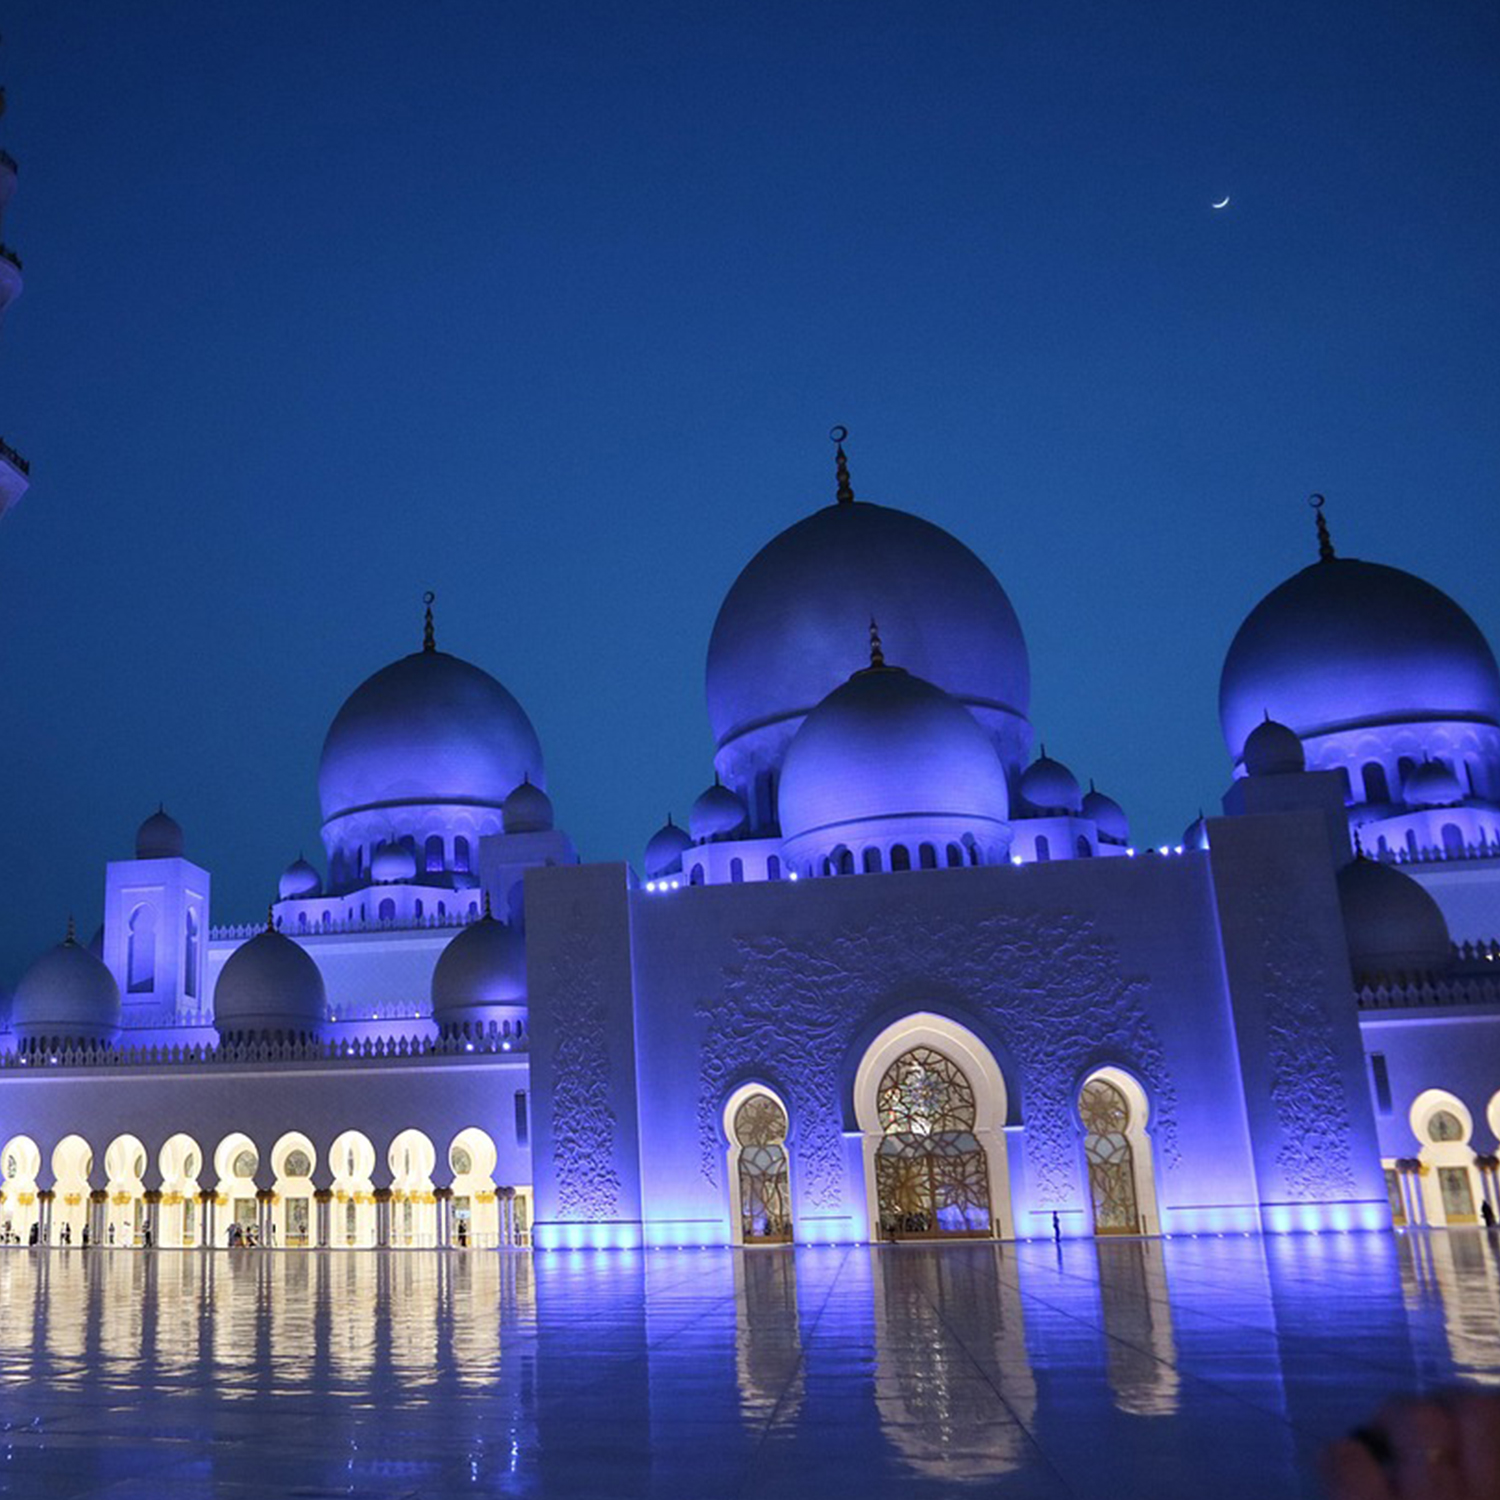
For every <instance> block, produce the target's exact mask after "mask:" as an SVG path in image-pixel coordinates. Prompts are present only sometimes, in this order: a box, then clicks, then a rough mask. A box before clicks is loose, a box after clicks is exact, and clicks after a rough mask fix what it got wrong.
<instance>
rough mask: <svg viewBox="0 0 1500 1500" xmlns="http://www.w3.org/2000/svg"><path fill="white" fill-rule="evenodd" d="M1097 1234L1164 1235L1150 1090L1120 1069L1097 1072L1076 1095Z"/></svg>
mask: <svg viewBox="0 0 1500 1500" xmlns="http://www.w3.org/2000/svg"><path fill="white" fill-rule="evenodd" d="M1077 1110H1078V1121H1079V1125H1080V1128H1081V1130H1082V1134H1083V1157H1084V1169H1085V1178H1086V1180H1087V1182H1088V1188H1089V1208H1090V1212H1091V1215H1092V1222H1093V1226H1094V1233H1095V1234H1160V1233H1161V1222H1160V1218H1159V1216H1158V1213H1157V1206H1156V1174H1155V1172H1154V1171H1153V1169H1152V1163H1153V1158H1152V1153H1151V1138H1150V1136H1149V1135H1148V1133H1147V1125H1148V1123H1149V1121H1150V1104H1149V1102H1148V1100H1147V1098H1146V1091H1145V1090H1144V1089H1143V1088H1142V1087H1141V1086H1140V1084H1139V1083H1138V1082H1137V1081H1136V1079H1134V1078H1133V1077H1131V1075H1130V1074H1129V1073H1126V1072H1125V1071H1124V1070H1123V1069H1120V1068H1113V1067H1109V1068H1097V1069H1095V1070H1094V1072H1092V1073H1090V1074H1089V1076H1088V1077H1087V1078H1086V1079H1085V1080H1084V1082H1083V1086H1082V1087H1081V1088H1080V1089H1079V1091H1078V1100H1077Z"/></svg>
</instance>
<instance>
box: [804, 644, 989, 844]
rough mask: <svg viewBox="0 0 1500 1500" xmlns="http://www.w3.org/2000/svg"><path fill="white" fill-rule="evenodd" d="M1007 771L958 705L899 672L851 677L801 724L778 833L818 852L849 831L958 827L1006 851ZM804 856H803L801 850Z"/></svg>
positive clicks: (883, 669)
mask: <svg viewBox="0 0 1500 1500" xmlns="http://www.w3.org/2000/svg"><path fill="white" fill-rule="evenodd" d="M1008 814H1009V799H1008V795H1007V792H1006V785H1005V769H1004V767H1003V766H1002V765H1001V764H1000V758H999V756H998V755H997V754H996V753H995V746H994V744H993V743H992V742H991V740H990V738H989V736H988V735H987V734H985V732H984V730H983V729H981V728H980V727H979V725H978V723H976V722H975V719H974V716H973V715H972V714H971V713H970V712H969V711H968V710H967V709H966V708H965V707H964V706H963V705H962V704H961V703H960V702H958V700H957V699H956V698H954V697H952V696H951V695H949V694H948V693H945V692H944V691H943V690H942V689H941V688H939V687H935V686H934V685H933V684H932V683H930V682H925V681H924V680H923V679H922V678H920V677H917V676H914V675H913V674H912V673H910V672H907V671H904V670H902V669H901V668H899V667H888V666H876V667H871V668H869V669H868V670H866V671H863V672H856V673H855V674H854V676H853V677H851V678H849V679H848V681H847V682H845V683H844V685H843V686H842V687H840V688H837V689H835V691H833V692H832V693H830V694H829V695H828V696H827V697H826V698H825V699H824V700H823V701H822V702H821V703H820V704H819V705H818V706H817V707H816V708H815V709H814V710H813V712H812V713H810V714H809V715H808V716H807V720H806V722H805V723H804V724H803V725H802V727H801V729H799V730H798V731H797V735H796V738H795V739H793V741H792V743H791V747H790V748H789V749H788V751H787V754H786V761H785V764H784V767H783V770H782V779H781V825H782V833H783V835H784V837H785V839H786V842H787V845H788V848H789V851H791V846H793V845H794V844H798V843H801V844H803V845H808V844H811V845H813V846H817V847H819V848H822V849H824V850H826V849H828V848H832V847H833V846H834V845H836V844H837V843H839V842H840V840H841V837H842V836H844V835H846V834H848V833H849V830H850V827H851V825H864V831H865V833H866V834H873V833H874V832H875V831H876V829H877V828H878V826H879V825H882V824H883V825H886V826H887V827H889V828H890V829H892V830H893V831H894V832H899V833H900V835H901V836H902V837H913V836H915V837H928V836H930V837H932V838H937V839H946V838H949V837H951V836H953V833H954V827H955V825H956V824H958V823H962V824H965V825H968V826H969V828H970V830H971V831H972V832H973V833H974V834H975V836H977V837H981V838H983V839H985V840H988V841H990V842H991V843H1000V842H1003V843H1006V844H1008V843H1009V840H1010V829H1009V825H1008V823H1007V822H1006V819H1007V816H1008ZM795 852H806V851H805V849H804V850H802V851H795Z"/></svg>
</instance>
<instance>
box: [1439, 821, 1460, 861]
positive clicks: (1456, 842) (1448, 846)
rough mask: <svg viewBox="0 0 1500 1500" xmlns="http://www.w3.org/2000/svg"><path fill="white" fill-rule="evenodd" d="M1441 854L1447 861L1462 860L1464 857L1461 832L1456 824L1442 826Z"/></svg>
mask: <svg viewBox="0 0 1500 1500" xmlns="http://www.w3.org/2000/svg"><path fill="white" fill-rule="evenodd" d="M1443 853H1444V854H1445V855H1446V856H1447V857H1448V858H1449V859H1462V858H1463V855H1464V836H1463V830H1462V829H1460V828H1459V826H1458V824H1457V823H1444V824H1443Z"/></svg>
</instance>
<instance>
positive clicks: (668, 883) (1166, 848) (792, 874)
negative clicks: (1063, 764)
mask: <svg viewBox="0 0 1500 1500" xmlns="http://www.w3.org/2000/svg"><path fill="white" fill-rule="evenodd" d="M1138 852H1139V851H1138V850H1136V849H1135V848H1133V847H1132V848H1129V849H1127V850H1126V851H1125V853H1126V856H1127V857H1128V858H1130V859H1134V858H1135V857H1136V854H1137V853H1138ZM1146 853H1147V854H1160V855H1163V856H1170V855H1173V854H1186V853H1187V850H1186V849H1185V848H1184V847H1183V846H1182V845H1181V844H1159V845H1158V846H1157V847H1156V848H1155V849H1148V850H1146ZM1010 862H1011V864H1013V865H1024V864H1026V863H1027V860H1026V859H1025V857H1024V856H1022V855H1020V854H1012V855H1011V857H1010ZM1038 862H1039V861H1033V863H1038ZM1058 862H1059V863H1061V861H1058ZM786 878H787V881H788V882H789V883H790V884H793V885H795V884H796V883H797V872H796V871H795V870H791V871H789V872H788V873H787V877H786ZM646 889H647V890H648V891H651V892H653V893H655V892H658V891H680V890H681V889H682V882H681V881H680V880H671V879H665V878H664V879H662V880H648V881H647V882H646Z"/></svg>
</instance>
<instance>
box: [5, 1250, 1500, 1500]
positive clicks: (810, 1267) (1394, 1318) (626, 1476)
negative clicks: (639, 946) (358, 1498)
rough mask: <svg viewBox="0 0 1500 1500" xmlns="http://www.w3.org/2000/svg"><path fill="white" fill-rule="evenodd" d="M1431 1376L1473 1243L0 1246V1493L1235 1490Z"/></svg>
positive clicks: (1475, 1340) (1293, 1464)
mask: <svg viewBox="0 0 1500 1500" xmlns="http://www.w3.org/2000/svg"><path fill="white" fill-rule="evenodd" d="M1453 1379H1466V1380H1473V1381H1481V1382H1485V1383H1489V1384H1500V1240H1497V1238H1496V1237H1494V1236H1486V1235H1485V1234H1483V1233H1482V1232H1480V1231H1477V1230H1476V1231H1471V1232H1457V1231H1455V1232H1451V1233H1448V1234H1435V1235H1430V1236H1429V1235H1409V1236H1389V1235H1326V1236H1316V1237H1284V1238H1279V1239H1269V1240H1264V1241H1262V1240H1259V1239H1255V1238H1251V1237H1243V1236H1231V1237H1228V1238H1219V1237H1217V1236H1206V1237H1203V1238H1201V1239H1194V1238H1178V1239H1173V1240H1169V1241H1163V1240H1135V1239H1118V1240H1101V1241H1098V1242H1093V1241H1076V1242H1071V1243H1068V1244H1065V1245H1063V1246H1061V1247H1055V1246H1053V1245H1051V1244H1040V1243H1026V1244H1015V1245H995V1244H992V1243H987V1242H967V1243H964V1244H950V1245H943V1246H927V1245H902V1246H896V1247H874V1248H872V1247H860V1248H848V1247H844V1248H835V1247H812V1248H803V1249H798V1250H791V1249H785V1248H778V1249H756V1250H751V1251H748V1252H734V1251H723V1250H704V1251H659V1252H650V1253H638V1252H624V1251H621V1252H576V1253H575V1252H555V1253H544V1254H538V1255H536V1256H534V1257H533V1256H529V1255H526V1254H524V1253H514V1252H511V1253H492V1252H475V1253H468V1254H464V1253H459V1252H452V1251H411V1252H373V1251H372V1252H363V1251H352V1252H338V1251H335V1252H325V1251H313V1252H290V1251H252V1250H246V1251H236V1252H220V1251H215V1252H211V1253H206V1252H202V1251H188V1252H172V1251H154V1252H132V1251H125V1250H120V1251H109V1250H100V1249H93V1250H87V1251H85V1250H82V1249H67V1250H63V1249H56V1250H51V1251H46V1250H43V1251H33V1250H26V1249H12V1250H5V1251H0V1450H3V1451H0V1495H4V1494H12V1493H14V1494H29V1493H38V1492H43V1491H48V1490H50V1491H53V1492H56V1493H68V1494H75V1495H84V1496H86V1495H93V1494H98V1495H101V1496H102V1495H104V1494H105V1493H106V1492H107V1493H108V1495H109V1496H110V1497H111V1500H134V1497H137V1496H140V1497H146V1496H150V1497H153V1500H155V1497H163V1496H165V1497H175V1496H200V1495H201V1496H205V1497H206V1496H209V1495H242V1496H245V1497H249V1496H261V1495H286V1496H291V1495H294V1494H303V1495H306V1494H312V1493H323V1492H325V1491H326V1492H330V1493H340V1494H350V1493H354V1494H360V1495H387V1494H389V1495H393V1496H394V1495H406V1496H412V1495H431V1496H449V1495H452V1494H455V1493H457V1492H459V1491H460V1490H462V1491H463V1492H465V1493H470V1494H525V1495H548V1494H551V1495H557V1496H569V1495H578V1494H599V1495H609V1496H621V1497H634V1496H643V1497H644V1496H652V1495H661V1496H687V1495H694V1496H700V1495H701V1496H709V1495H719V1494H727V1495H748V1494H751V1493H774V1494H777V1495H778V1496H793V1497H796V1496H804V1495H806V1496H818V1497H819V1500H826V1496H827V1495H828V1494H830V1493H840V1494H844V1493H857V1494H860V1495H861V1497H862V1500H873V1497H876V1496H880V1495H887V1494H889V1495H895V1494H898V1493H899V1494H901V1495H907V1494H909V1493H911V1492H913V1491H915V1492H916V1493H918V1494H933V1495H937V1494H940V1493H952V1492H953V1491H955V1490H963V1491H968V1492H971V1493H979V1492H984V1493H988V1492H989V1491H988V1489H987V1487H988V1486H993V1487H994V1492H995V1493H997V1494H1000V1495H1003V1496H1006V1497H1011V1500H1030V1497H1034V1496H1058V1497H1064V1496H1067V1497H1078V1496H1095V1495H1097V1496H1100V1497H1101V1500H1102V1497H1103V1496H1105V1495H1109V1496H1119V1495H1126V1496H1128V1495H1131V1494H1150V1495H1152V1496H1175V1495H1182V1496H1194V1497H1197V1496H1199V1495H1202V1494H1206V1493H1213V1494H1215V1495H1216V1496H1219V1497H1226V1496H1227V1497H1235V1496H1240V1495H1243V1496H1245V1497H1247V1500H1248V1497H1249V1496H1251V1495H1252V1494H1253V1495H1255V1496H1256V1497H1257V1500H1260V1497H1262V1496H1264V1495H1265V1494H1268V1493H1274V1494H1278V1495H1281V1494H1285V1495H1299V1494H1306V1495H1311V1494H1314V1493H1316V1490H1315V1489H1314V1488H1312V1487H1311V1482H1310V1480H1309V1479H1308V1474H1309V1472H1310V1456H1311V1454H1312V1452H1313V1450H1314V1449H1315V1448H1316V1446H1317V1445H1318V1444H1319V1443H1320V1442H1321V1441H1323V1440H1324V1439H1325V1438H1326V1437H1328V1436H1330V1435H1332V1434H1336V1433H1338V1432H1341V1431H1343V1430H1346V1429H1347V1428H1348V1427H1349V1426H1351V1425H1353V1424H1354V1423H1355V1422H1357V1421H1359V1420H1361V1419H1363V1418H1365V1417H1367V1416H1368V1415H1369V1413H1370V1412H1371V1411H1373V1410H1374V1408H1375V1407H1376V1406H1377V1405H1379V1403H1380V1402H1381V1401H1382V1400H1383V1399H1384V1398H1385V1397H1386V1396H1387V1395H1389V1394H1390V1393H1392V1392H1393V1391H1398V1390H1413V1389H1418V1388H1423V1387H1431V1386H1434V1385H1440V1384H1443V1383H1445V1382H1448V1381H1451V1380H1453ZM1106 1456H1107V1462H1101V1460H1103V1459H1104V1458H1105V1457H1106Z"/></svg>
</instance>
